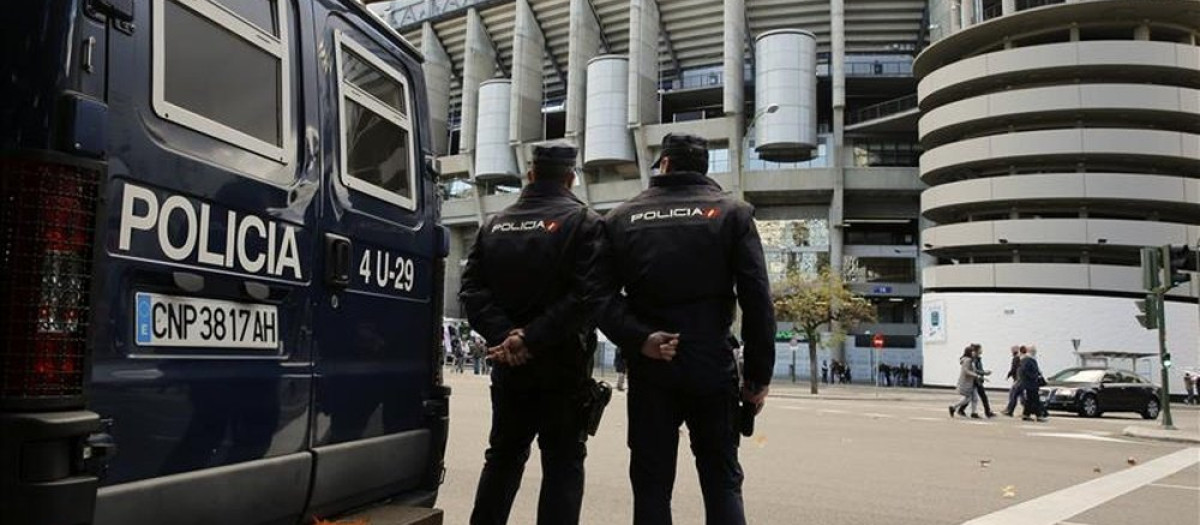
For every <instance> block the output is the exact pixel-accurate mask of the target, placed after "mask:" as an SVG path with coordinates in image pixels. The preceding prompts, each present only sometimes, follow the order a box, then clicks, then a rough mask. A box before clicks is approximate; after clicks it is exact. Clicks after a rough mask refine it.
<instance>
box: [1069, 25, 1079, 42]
mask: <svg viewBox="0 0 1200 525" xmlns="http://www.w3.org/2000/svg"><path fill="white" fill-rule="evenodd" d="M1070 38H1071V41H1072V42H1078V41H1079V24H1071V37H1070Z"/></svg>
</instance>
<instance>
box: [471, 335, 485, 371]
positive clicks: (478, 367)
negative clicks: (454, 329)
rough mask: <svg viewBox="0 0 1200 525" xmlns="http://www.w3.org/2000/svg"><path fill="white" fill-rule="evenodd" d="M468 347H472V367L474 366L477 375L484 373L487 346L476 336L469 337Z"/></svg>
mask: <svg viewBox="0 0 1200 525" xmlns="http://www.w3.org/2000/svg"><path fill="white" fill-rule="evenodd" d="M467 347H468V348H470V349H471V367H472V368H474V371H475V375H479V374H482V373H483V362H484V361H485V359H484V357H485V355H486V353H487V347H486V346H485V345H483V344H480V343H479V341H476V340H475V338H474V337H471V338H468V339H467Z"/></svg>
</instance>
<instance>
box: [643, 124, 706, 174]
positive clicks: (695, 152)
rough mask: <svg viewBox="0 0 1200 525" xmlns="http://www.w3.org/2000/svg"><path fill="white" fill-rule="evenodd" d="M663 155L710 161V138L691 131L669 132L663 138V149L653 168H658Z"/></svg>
mask: <svg viewBox="0 0 1200 525" xmlns="http://www.w3.org/2000/svg"><path fill="white" fill-rule="evenodd" d="M663 157H673V158H679V159H683V158H694V159H697V160H703V161H705V162H708V140H706V139H705V138H704V137H701V136H699V135H692V134H690V133H667V136H665V137H663V140H662V151H660V152H659V154H658V159H657V160H655V161H654V164H653V165H651V166H650V167H651V168H658V165H659V163H661V162H662V160H663Z"/></svg>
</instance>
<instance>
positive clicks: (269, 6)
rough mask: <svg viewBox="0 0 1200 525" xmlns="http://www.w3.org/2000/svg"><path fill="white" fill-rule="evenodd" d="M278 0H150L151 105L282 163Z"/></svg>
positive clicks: (284, 91) (284, 121)
mask: <svg viewBox="0 0 1200 525" xmlns="http://www.w3.org/2000/svg"><path fill="white" fill-rule="evenodd" d="M282 4H283V3H282V2H277V1H274V0H257V1H253V2H252V1H249V0H156V1H155V4H154V6H155V11H154V17H155V20H154V24H155V25H154V49H153V55H154V86H153V87H154V88H153V97H154V108H155V112H157V113H158V114H159V116H161V117H162V118H164V119H166V120H170V121H172V122H176V123H178V124H181V125H183V126H187V127H189V128H192V129H194V130H196V131H199V132H201V133H204V134H206V135H209V136H212V137H214V138H217V139H220V140H223V141H225V142H228V143H230V144H233V145H236V146H239V147H241V148H244V149H247V150H249V151H252V152H255V153H258V154H260V155H263V156H265V157H267V158H271V159H274V160H277V161H280V162H283V161H284V159H285V155H284V153H285V150H286V149H287V147H286V145H285V142H286V140H285V134H286V131H287V130H288V128H289V126H290V122H289V115H290V114H291V112H290V111H288V108H289V105H288V104H289V93H290V89H289V86H287V85H285V83H284V82H285V79H287V78H289V77H288V74H287V69H288V66H287V60H286V59H285V49H286V48H287V41H286V40H287V31H286V27H287V26H286V24H283V23H282V22H281V20H283V11H282V9H283V5H282Z"/></svg>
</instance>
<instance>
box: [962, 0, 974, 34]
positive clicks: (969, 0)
mask: <svg viewBox="0 0 1200 525" xmlns="http://www.w3.org/2000/svg"><path fill="white" fill-rule="evenodd" d="M976 1H977V0H962V4H961V5H962V9H960V10H959V11H960V12H961V13H962V27H963V29H966V28H968V27H971V26H973V25H975V23H976V18H975V17H976V15H975V2H976Z"/></svg>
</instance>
